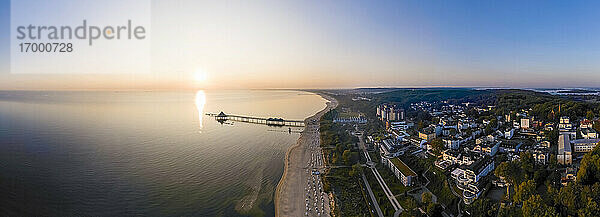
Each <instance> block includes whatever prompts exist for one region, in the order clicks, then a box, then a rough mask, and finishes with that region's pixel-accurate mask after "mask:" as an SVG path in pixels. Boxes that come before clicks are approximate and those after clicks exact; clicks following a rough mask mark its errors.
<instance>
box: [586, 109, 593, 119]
mask: <svg viewBox="0 0 600 217" xmlns="http://www.w3.org/2000/svg"><path fill="white" fill-rule="evenodd" d="M585 117H586V118H587V119H588V120H594V118H595V115H594V112H593V111H592V110H588V111H587V114H586V115H585Z"/></svg>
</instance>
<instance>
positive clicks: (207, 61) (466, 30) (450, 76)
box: [0, 0, 600, 89]
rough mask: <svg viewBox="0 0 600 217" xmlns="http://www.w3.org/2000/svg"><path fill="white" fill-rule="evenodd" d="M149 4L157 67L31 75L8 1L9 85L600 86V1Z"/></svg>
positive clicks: (0, 65) (2, 82) (2, 81)
mask: <svg viewBox="0 0 600 217" xmlns="http://www.w3.org/2000/svg"><path fill="white" fill-rule="evenodd" d="M55 1H57V2H64V1H66V0H55ZM149 2H150V4H151V13H150V16H151V28H150V32H149V33H148V34H149V37H151V41H150V46H151V51H150V67H149V69H148V68H143V69H144V70H133V69H132V70H131V71H127V72H118V73H107V72H105V71H102V70H98V71H94V70H89V69H87V68H82V70H81V72H79V71H77V70H75V72H73V70H68V72H65V71H67V70H44V71H43V72H39V73H27V74H22V73H11V70H10V64H11V58H10V56H11V55H10V51H11V50H10V49H11V45H12V46H15V43H16V42H15V40H13V39H12V38H11V36H10V32H11V31H14V29H12V28H11V26H10V23H11V22H10V17H11V14H10V13H11V11H10V1H8V0H0V29H1V30H2V31H0V39H1V40H0V42H1V43H0V89H190V88H191V89H246V88H355V87H421V86H428V87H429V86H452V87H456V86H460V87H516V88H525V87H527V88H535V87H544V88H559V87H599V86H600V61H598V60H600V22H598V20H600V13H598V8H600V2H598V1H430V0H419V1H404V0H402V1H350V0H345V1H342V0H332V1H316V0H315V1H312V0H308V1H192V0H189V1H166V0H152V1H149ZM57 5H60V4H57ZM69 15H70V14H66V15H64V16H65V17H66V18H65V19H69V18H71V17H69ZM109 15H110V14H109ZM14 16H15V14H13V17H14ZM18 16H25V17H26V16H43V15H40V14H31V15H28V14H26V13H23V12H19V13H18ZM41 18H43V17H41ZM74 19H75V18H74ZM75 20H77V19H75ZM13 21H14V20H13ZM100 45H102V44H100ZM98 47H102V46H98ZM94 49H100V48H94ZM13 51H14V50H13ZM98 55H101V54H98ZM105 55H106V54H105ZM92 57H94V56H92ZM109 57H110V56H109ZM13 60H15V58H13ZM110 61H114V63H115V64H117V63H124V62H126V61H127V60H123V58H117V57H114V58H113V59H110ZM73 62H77V64H79V65H78V66H85V61H81V60H78V61H73ZM19 64H23V63H22V62H19ZM57 64H60V62H58V63H57ZM13 67H14V66H13ZM57 68H58V69H60V67H57ZM70 68H71V69H73V68H72V67H70Z"/></svg>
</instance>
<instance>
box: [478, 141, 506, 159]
mask: <svg viewBox="0 0 600 217" xmlns="http://www.w3.org/2000/svg"><path fill="white" fill-rule="evenodd" d="M499 148H500V142H499V141H498V142H483V143H481V144H479V145H475V147H474V148H473V151H474V152H477V153H482V154H487V155H489V156H494V155H496V153H497V152H498V150H499Z"/></svg>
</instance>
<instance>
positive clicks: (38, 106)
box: [0, 91, 325, 216]
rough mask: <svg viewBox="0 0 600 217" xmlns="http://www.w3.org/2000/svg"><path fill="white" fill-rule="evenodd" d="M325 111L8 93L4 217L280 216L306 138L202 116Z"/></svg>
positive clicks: (314, 102)
mask: <svg viewBox="0 0 600 217" xmlns="http://www.w3.org/2000/svg"><path fill="white" fill-rule="evenodd" d="M324 107H325V101H324V100H323V99H322V98H321V97H319V96H317V95H313V94H308V93H304V92H297V91H219V92H216V91H198V92H29V91H10V92H0V195H2V196H0V213H2V214H1V215H5V214H6V215H12V216H32V215H35V216H240V215H254V216H256V215H258V216H260V215H265V216H272V215H273V212H274V210H273V209H274V208H273V195H274V189H275V186H276V185H277V182H278V181H279V179H280V178H281V175H282V173H283V158H284V155H285V151H286V150H287V148H288V147H289V146H290V145H292V144H293V143H295V142H296V140H297V139H298V137H299V134H297V133H292V134H289V133H288V128H279V127H269V126H263V125H255V124H248V123H239V122H236V123H233V124H220V123H218V122H216V121H215V120H214V119H213V118H211V117H208V116H205V115H204V114H205V113H207V112H214V113H218V112H220V111H224V112H225V113H230V114H242V115H253V116H265V117H284V118H288V119H298V120H302V119H304V118H306V117H307V116H309V115H312V114H314V113H316V112H317V111H319V110H321V109H323V108H324Z"/></svg>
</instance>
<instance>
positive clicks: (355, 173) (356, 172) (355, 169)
mask: <svg viewBox="0 0 600 217" xmlns="http://www.w3.org/2000/svg"><path fill="white" fill-rule="evenodd" d="M362 171H363V168H362V166H361V165H360V164H359V163H356V164H354V165H352V170H350V172H348V175H350V176H352V177H354V176H358V175H360V174H361V173H362Z"/></svg>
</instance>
